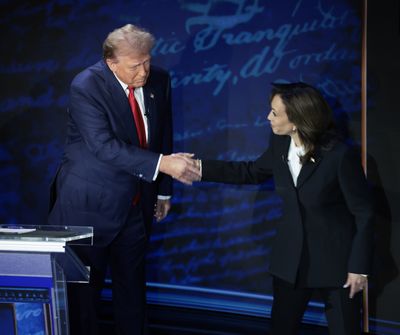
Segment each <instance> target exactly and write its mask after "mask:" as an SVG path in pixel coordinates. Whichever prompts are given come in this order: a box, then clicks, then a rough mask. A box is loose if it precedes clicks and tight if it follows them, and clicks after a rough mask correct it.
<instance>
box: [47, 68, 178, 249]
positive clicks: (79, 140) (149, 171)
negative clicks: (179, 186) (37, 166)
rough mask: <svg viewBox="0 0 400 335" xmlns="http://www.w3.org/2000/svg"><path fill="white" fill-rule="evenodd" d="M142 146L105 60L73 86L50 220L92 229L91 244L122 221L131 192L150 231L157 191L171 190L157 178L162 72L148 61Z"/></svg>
mask: <svg viewBox="0 0 400 335" xmlns="http://www.w3.org/2000/svg"><path fill="white" fill-rule="evenodd" d="M143 95H144V103H145V109H146V115H147V118H148V129H149V138H148V149H146V150H143V149H141V148H140V147H139V140H138V136H137V132H136V127H135V123H134V120H133V118H132V112H131V108H130V106H129V102H128V98H127V96H126V93H125V92H124V90H123V89H122V87H121V85H120V83H119V82H118V80H117V79H116V78H115V76H114V74H113V73H112V72H111V70H110V69H109V67H108V66H107V64H106V63H105V62H104V61H100V62H98V63H96V64H95V65H93V66H91V67H89V68H87V69H86V70H84V71H82V72H81V73H79V74H78V75H77V76H76V77H75V78H74V80H73V82H72V84H71V94H70V103H69V113H68V129H67V139H66V144H65V152H64V158H63V162H62V164H61V167H60V169H59V171H58V174H57V177H56V178H55V182H53V187H52V190H51V194H52V195H53V197H52V199H51V200H52V201H51V212H50V215H49V220H48V221H49V223H50V224H58V225H65V226H69V225H78V226H79V225H81V226H93V227H94V243H95V244H99V245H100V244H106V243H108V242H109V241H111V240H112V239H113V237H114V236H115V235H116V234H117V233H118V232H119V230H120V229H121V227H122V226H123V225H124V223H125V220H126V218H127V216H128V213H129V211H130V209H131V207H132V199H133V198H134V196H135V194H137V193H138V192H140V194H141V200H142V201H141V203H140V205H141V209H142V213H143V217H144V222H145V224H146V229H147V231H148V232H149V231H150V224H151V220H152V217H153V211H154V203H155V201H156V197H157V194H160V195H171V191H172V179H171V178H170V177H168V176H166V175H163V174H162V173H160V174H159V176H158V178H157V180H156V181H153V180H152V179H153V176H154V174H155V171H156V167H157V163H158V159H159V154H160V153H162V154H169V153H171V151H172V120H171V90H170V77H169V75H168V73H167V72H166V71H164V70H162V69H159V68H157V67H153V66H152V67H151V70H150V75H149V78H148V80H147V83H146V85H145V86H144V87H143Z"/></svg>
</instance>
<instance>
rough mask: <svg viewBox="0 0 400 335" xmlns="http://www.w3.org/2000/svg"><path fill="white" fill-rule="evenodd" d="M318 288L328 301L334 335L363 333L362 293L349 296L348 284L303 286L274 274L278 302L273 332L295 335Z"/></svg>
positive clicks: (326, 310)
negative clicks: (346, 286) (329, 286)
mask: <svg viewBox="0 0 400 335" xmlns="http://www.w3.org/2000/svg"><path fill="white" fill-rule="evenodd" d="M314 290H317V291H318V292H319V294H320V295H321V297H322V299H323V301H324V303H325V313H326V318H327V320H328V328H329V334H330V335H360V334H361V304H362V294H361V293H357V294H356V295H355V296H354V297H353V299H350V298H349V289H344V288H316V289H312V288H301V287H300V288H299V287H296V286H295V285H293V284H290V283H288V282H286V281H284V280H282V279H279V278H277V277H274V278H273V291H274V293H273V294H274V302H273V305H272V312H271V334H272V335H295V334H298V332H299V327H300V323H301V319H302V317H303V314H304V312H305V310H306V308H307V304H308V302H309V300H310V298H311V295H312V293H313V291H314Z"/></svg>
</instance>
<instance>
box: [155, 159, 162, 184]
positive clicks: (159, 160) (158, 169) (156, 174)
mask: <svg viewBox="0 0 400 335" xmlns="http://www.w3.org/2000/svg"><path fill="white" fill-rule="evenodd" d="M162 156H163V155H162V154H160V157H159V158H158V162H157V166H156V171H155V172H154V176H153V181H155V180H156V179H157V177H158V173H159V172H160V163H161V158H162Z"/></svg>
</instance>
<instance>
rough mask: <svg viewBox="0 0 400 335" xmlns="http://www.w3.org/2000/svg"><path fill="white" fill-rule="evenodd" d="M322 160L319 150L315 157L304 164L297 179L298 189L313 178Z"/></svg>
mask: <svg viewBox="0 0 400 335" xmlns="http://www.w3.org/2000/svg"><path fill="white" fill-rule="evenodd" d="M321 160H322V155H321V150H320V149H317V150H316V152H315V154H314V156H313V157H312V158H311V160H309V161H308V162H306V163H304V165H303V166H302V168H301V170H300V174H299V177H298V178H297V188H300V187H301V186H302V185H303V184H304V182H305V181H306V180H307V179H308V178H310V177H311V175H312V174H313V173H314V171H315V170H316V168H317V167H318V165H319V163H320V162H321Z"/></svg>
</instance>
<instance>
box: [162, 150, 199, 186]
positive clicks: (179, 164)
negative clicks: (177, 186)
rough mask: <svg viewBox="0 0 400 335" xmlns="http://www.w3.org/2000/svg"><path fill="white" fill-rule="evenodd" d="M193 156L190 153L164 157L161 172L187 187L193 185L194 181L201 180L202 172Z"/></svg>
mask: <svg viewBox="0 0 400 335" xmlns="http://www.w3.org/2000/svg"><path fill="white" fill-rule="evenodd" d="M193 156H194V154H188V153H185V154H172V155H166V156H162V158H161V162H160V171H161V172H163V173H165V174H168V175H170V176H171V177H172V178H174V179H177V180H179V181H180V182H182V183H184V184H186V185H192V183H193V182H194V181H199V180H200V179H201V175H200V170H199V168H198V165H197V164H196V160H195V159H193V158H192V157H193Z"/></svg>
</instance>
